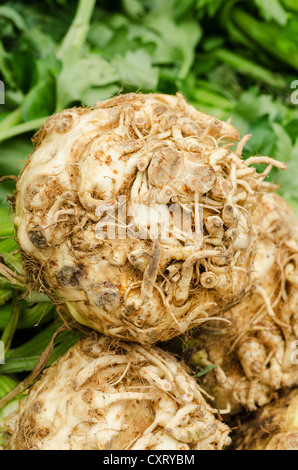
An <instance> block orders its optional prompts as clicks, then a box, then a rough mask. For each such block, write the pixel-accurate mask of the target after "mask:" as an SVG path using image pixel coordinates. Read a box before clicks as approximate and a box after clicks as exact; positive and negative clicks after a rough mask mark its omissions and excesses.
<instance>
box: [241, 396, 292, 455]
mask: <svg viewBox="0 0 298 470" xmlns="http://www.w3.org/2000/svg"><path fill="white" fill-rule="evenodd" d="M233 442H234V448H235V450H298V389H297V388H296V389H294V390H292V391H290V392H289V391H287V392H285V393H283V395H282V396H281V397H279V398H277V399H276V400H275V401H274V402H272V403H270V404H269V405H266V406H264V408H261V409H259V410H258V411H257V412H256V413H254V414H253V416H251V417H250V418H249V419H245V420H244V421H243V423H241V425H240V426H239V429H238V430H237V431H236V433H235V436H234V440H233Z"/></svg>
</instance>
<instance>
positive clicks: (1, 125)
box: [0, 107, 22, 132]
mask: <svg viewBox="0 0 298 470" xmlns="http://www.w3.org/2000/svg"><path fill="white" fill-rule="evenodd" d="M20 122H22V110H21V107H19V108H17V109H15V110H14V111H12V112H11V113H9V115H8V116H7V117H6V118H5V119H3V120H2V121H1V122H0V132H2V131H4V130H5V129H8V128H10V127H13V126H15V125H16V124H19V123H20Z"/></svg>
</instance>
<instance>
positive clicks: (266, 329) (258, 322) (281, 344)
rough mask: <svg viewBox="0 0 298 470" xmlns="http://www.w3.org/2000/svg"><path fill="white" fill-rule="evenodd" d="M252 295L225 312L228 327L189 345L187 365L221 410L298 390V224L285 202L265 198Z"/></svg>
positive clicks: (257, 217)
mask: <svg viewBox="0 0 298 470" xmlns="http://www.w3.org/2000/svg"><path fill="white" fill-rule="evenodd" d="M254 222H255V225H256V227H257V229H258V232H259V235H258V242H257V255H256V259H255V265H254V288H253V291H252V293H251V294H250V295H249V296H248V297H246V298H245V299H244V300H242V301H241V302H240V303H239V304H238V305H237V306H235V307H234V308H232V309H230V310H229V311H227V312H225V314H224V318H225V319H227V320H229V321H230V324H229V325H227V326H225V327H224V329H223V324H218V325H217V327H216V325H215V324H214V323H213V324H212V327H213V328H209V329H205V331H202V330H201V331H200V332H198V334H197V335H196V336H195V338H193V339H191V340H189V348H188V350H187V351H186V352H185V357H186V358H187V362H188V364H189V365H190V367H192V368H193V369H196V370H200V369H201V368H203V367H206V366H207V365H209V364H217V366H218V367H216V368H215V369H214V370H213V371H211V372H209V373H208V374H206V376H204V377H203V378H202V380H203V384H204V386H205V387H206V389H207V391H208V392H209V393H210V394H211V395H213V396H214V397H215V402H214V403H215V405H216V406H217V407H218V408H220V409H225V408H227V407H230V409H231V412H232V413H236V412H239V411H241V409H242V408H243V407H245V408H247V409H249V410H254V409H256V407H257V406H263V405H265V404H266V403H268V402H269V401H270V400H271V399H272V398H273V397H274V395H275V393H276V390H279V389H281V388H284V387H293V386H295V385H296V386H297V385H298V366H297V360H296V359H297V356H298V314H297V312H298V222H297V220H296V219H295V217H294V215H293V213H292V211H291V209H290V208H289V207H288V206H287V204H286V203H285V201H284V200H283V199H282V198H281V197H279V196H277V195H274V194H268V195H266V196H264V197H263V200H262V202H261V204H260V205H259V207H258V209H257V211H256V213H255V216H254Z"/></svg>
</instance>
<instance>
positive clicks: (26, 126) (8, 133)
mask: <svg viewBox="0 0 298 470" xmlns="http://www.w3.org/2000/svg"><path fill="white" fill-rule="evenodd" d="M47 118H48V116H46V117H43V118H38V119H34V120H32V121H28V122H24V123H22V124H18V125H17V126H13V127H11V128H9V129H4V130H3V131H2V130H1V128H0V142H2V141H3V140H7V139H10V138H11V137H15V136H17V135H20V134H24V133H25V132H31V131H34V130H36V129H39V128H40V127H41V126H42V125H43V124H44V122H45V120H46V119H47Z"/></svg>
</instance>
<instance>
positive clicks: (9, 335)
mask: <svg viewBox="0 0 298 470" xmlns="http://www.w3.org/2000/svg"><path fill="white" fill-rule="evenodd" d="M19 295H20V291H18V290H16V289H14V290H13V296H12V311H11V316H10V319H9V322H8V324H7V326H6V327H5V329H4V331H3V333H2V336H1V341H2V343H4V354H6V353H7V351H8V350H9V348H10V346H11V342H12V340H13V337H14V334H15V331H16V328H17V324H18V321H19V317H20V302H19ZM1 359H3V358H0V362H1Z"/></svg>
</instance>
